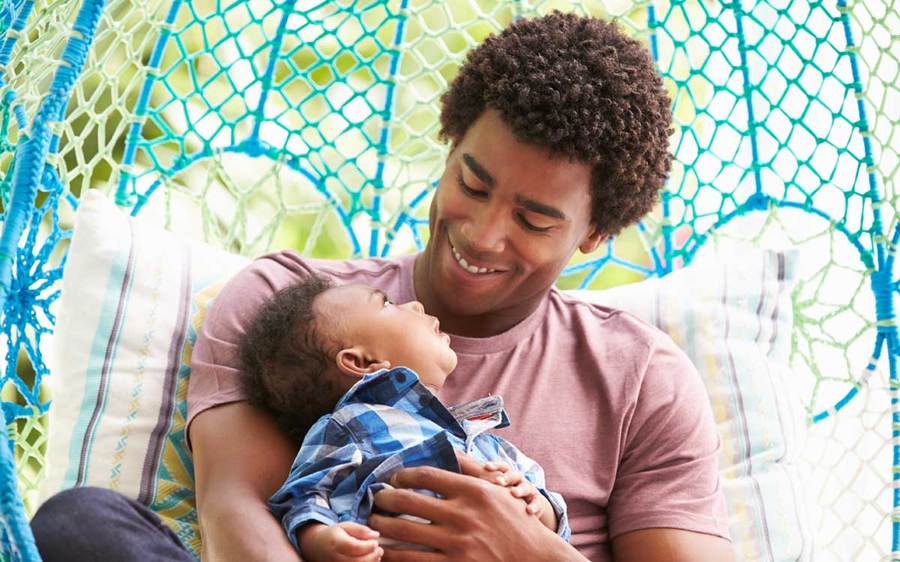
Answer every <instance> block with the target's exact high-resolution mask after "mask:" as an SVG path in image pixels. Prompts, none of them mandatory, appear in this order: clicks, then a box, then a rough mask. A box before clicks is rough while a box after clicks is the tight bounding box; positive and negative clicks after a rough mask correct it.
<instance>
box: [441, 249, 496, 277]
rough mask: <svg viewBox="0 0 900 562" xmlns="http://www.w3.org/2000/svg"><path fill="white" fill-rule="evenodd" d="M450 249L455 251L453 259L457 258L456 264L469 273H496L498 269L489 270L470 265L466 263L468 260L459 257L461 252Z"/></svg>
mask: <svg viewBox="0 0 900 562" xmlns="http://www.w3.org/2000/svg"><path fill="white" fill-rule="evenodd" d="M450 249H452V250H453V257H454V258H456V262H457V263H459V265H461V266H462V268H463V269H465V270H466V271H468V272H469V273H476V274H477V273H494V272H496V271H497V270H496V269H488V268H486V267H475V266H474V265H469V262H467V261H466V258H464V257H462V256H461V255H459V252H457V251H456V248H454V247H453V246H450Z"/></svg>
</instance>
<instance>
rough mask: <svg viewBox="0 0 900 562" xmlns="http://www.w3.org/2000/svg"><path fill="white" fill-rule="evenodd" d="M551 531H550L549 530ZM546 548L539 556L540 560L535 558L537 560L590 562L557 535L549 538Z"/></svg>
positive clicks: (554, 534)
mask: <svg viewBox="0 0 900 562" xmlns="http://www.w3.org/2000/svg"><path fill="white" fill-rule="evenodd" d="M548 531H549V529H548ZM545 546H546V548H545V549H542V553H541V554H540V555H539V556H540V557H539V558H537V557H536V558H534V559H535V560H554V561H559V562H590V561H589V560H588V559H587V558H585V557H584V556H582V554H581V553H580V552H578V551H577V550H576V549H575V547H574V546H572V545H571V544H569V543H567V542H566V541H564V540H563V539H562V537H560V536H559V535H557V534H556V533H553V534H552V535H549V536H548V537H547V542H546V543H545Z"/></svg>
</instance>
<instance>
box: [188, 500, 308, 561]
mask: <svg viewBox="0 0 900 562" xmlns="http://www.w3.org/2000/svg"><path fill="white" fill-rule="evenodd" d="M248 503H249V502H248ZM200 533H201V537H202V538H203V553H202V556H201V559H202V561H203V562H232V561H234V562H268V561H272V562H276V561H277V562H281V561H286V562H291V561H294V562H296V561H299V560H300V557H299V555H298V554H297V551H296V550H295V549H294V546H293V545H292V544H291V543H290V541H288V538H287V535H286V534H285V532H284V529H282V527H281V524H279V522H278V521H277V520H276V519H275V518H274V517H272V514H271V513H270V512H269V510H268V508H267V507H266V506H265V505H264V504H259V503H256V502H253V503H252V505H236V504H227V505H221V504H220V505H216V506H206V507H205V508H204V510H203V511H201V513H200Z"/></svg>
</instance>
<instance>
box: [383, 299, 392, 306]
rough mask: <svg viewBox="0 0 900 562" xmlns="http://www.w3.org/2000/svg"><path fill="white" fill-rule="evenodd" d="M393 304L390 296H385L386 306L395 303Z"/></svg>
mask: <svg viewBox="0 0 900 562" xmlns="http://www.w3.org/2000/svg"><path fill="white" fill-rule="evenodd" d="M393 304H394V303H393V302H391V299H389V298H387V297H384V306H391V305H393Z"/></svg>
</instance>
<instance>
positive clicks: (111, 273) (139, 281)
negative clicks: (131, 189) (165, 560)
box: [39, 190, 249, 556]
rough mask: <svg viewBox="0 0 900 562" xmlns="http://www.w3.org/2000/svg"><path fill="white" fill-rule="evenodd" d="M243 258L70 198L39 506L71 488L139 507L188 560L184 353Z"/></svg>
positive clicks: (96, 196) (108, 205)
mask: <svg viewBox="0 0 900 562" xmlns="http://www.w3.org/2000/svg"><path fill="white" fill-rule="evenodd" d="M248 262H249V260H248V259H246V258H243V257H239V256H235V255H232V254H228V253H226V252H222V251H219V250H216V249H214V248H212V247H210V246H207V245H204V244H201V243H197V242H188V241H186V240H184V239H181V238H179V237H177V236H175V235H174V234H171V233H169V232H166V231H164V230H162V229H160V228H157V227H154V226H151V225H145V224H143V223H142V221H141V220H140V219H137V220H135V219H132V218H129V217H128V216H127V215H125V214H124V213H122V212H121V211H120V210H119V209H118V208H117V207H116V206H115V205H113V203H112V202H110V201H109V200H108V199H107V198H106V197H104V196H103V195H102V194H100V193H99V192H97V191H93V190H91V191H89V192H88V193H87V194H86V195H85V196H84V197H83V198H82V200H81V203H80V205H79V209H78V215H77V220H76V226H75V233H74V235H73V237H72V243H71V246H70V248H69V254H68V258H67V262H66V265H65V269H64V272H63V280H62V295H61V297H60V308H59V316H58V320H57V323H56V331H55V336H54V345H53V346H52V348H51V354H50V357H49V358H48V362H49V366H50V372H51V373H52V375H51V376H50V378H49V382H50V388H51V392H52V396H53V405H52V406H51V408H50V421H49V424H50V433H49V443H48V449H47V459H46V463H47V475H46V478H45V480H44V481H43V482H42V484H41V489H40V493H39V496H40V501H41V502H43V501H44V500H46V499H47V498H48V497H49V496H51V495H53V494H54V493H56V492H58V491H60V490H64V489H67V488H71V487H73V486H100V487H104V488H111V489H113V490H117V491H119V492H121V493H123V494H125V495H126V496H129V497H131V498H136V499H138V500H140V501H141V502H143V503H145V504H147V505H149V506H151V507H152V508H153V509H154V510H155V511H156V512H158V513H159V514H160V516H161V517H162V518H163V521H164V522H165V523H167V524H168V525H169V526H170V527H172V528H173V530H174V531H175V532H176V534H177V535H178V536H179V537H180V538H181V539H182V541H183V542H184V543H185V545H186V546H187V547H188V548H189V549H191V550H192V551H193V552H194V554H195V555H198V556H199V552H200V548H199V547H200V541H199V530H198V527H197V513H196V509H195V503H194V494H193V484H194V477H193V467H192V464H191V458H190V455H189V453H188V451H187V448H186V446H185V444H184V420H185V416H186V414H187V410H186V403H185V396H186V394H187V380H188V379H187V376H188V374H189V372H190V369H189V365H190V355H191V350H192V348H193V342H194V339H195V337H196V330H197V327H198V326H199V325H200V322H201V321H202V318H203V315H204V314H205V310H206V306H207V305H208V303H209V301H210V300H211V298H212V297H213V296H214V295H215V294H216V293H217V292H218V290H219V289H220V288H221V286H222V285H224V283H225V282H226V281H227V280H228V278H229V277H231V276H232V275H233V274H234V273H235V272H236V271H237V270H238V269H240V268H241V267H243V266H244V265H246V264H247V263H248Z"/></svg>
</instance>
